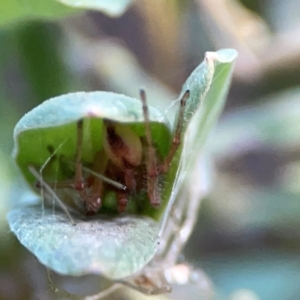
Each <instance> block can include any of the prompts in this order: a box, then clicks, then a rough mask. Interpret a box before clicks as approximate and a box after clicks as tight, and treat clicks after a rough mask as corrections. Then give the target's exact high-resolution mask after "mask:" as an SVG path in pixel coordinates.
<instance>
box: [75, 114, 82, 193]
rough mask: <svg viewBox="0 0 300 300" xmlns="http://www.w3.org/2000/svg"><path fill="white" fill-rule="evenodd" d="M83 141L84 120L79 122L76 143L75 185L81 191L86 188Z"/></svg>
mask: <svg viewBox="0 0 300 300" xmlns="http://www.w3.org/2000/svg"><path fill="white" fill-rule="evenodd" d="M82 143H83V120H79V121H78V122H77V145H76V161H75V182H74V187H75V189H76V190H78V191H81V190H83V189H84V184H83V182H82V161H81V158H82Z"/></svg>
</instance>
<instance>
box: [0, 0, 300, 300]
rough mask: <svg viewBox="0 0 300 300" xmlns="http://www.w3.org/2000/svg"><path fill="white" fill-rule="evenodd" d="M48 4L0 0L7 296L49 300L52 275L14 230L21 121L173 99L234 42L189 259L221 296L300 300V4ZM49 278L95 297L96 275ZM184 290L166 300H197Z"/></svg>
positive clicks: (0, 292)
mask: <svg viewBox="0 0 300 300" xmlns="http://www.w3.org/2000/svg"><path fill="white" fill-rule="evenodd" d="M50 2H51V1H50V0H43V1H41V2H40V4H36V3H37V2H36V1H33V0H22V1H15V0H14V1H11V2H9V3H8V2H6V1H5V0H0V4H1V11H0V129H1V130H0V195H1V201H0V299H9V300H10V299H51V296H50V295H48V294H47V290H48V286H47V278H46V273H45V269H44V268H43V267H42V266H41V265H40V264H39V263H38V262H37V261H36V260H35V259H34V258H33V256H32V255H31V254H29V253H28V252H27V251H26V250H25V249H24V248H23V247H22V246H20V244H19V243H18V241H17V240H16V238H15V237H14V236H13V235H12V234H11V233H10V232H9V228H8V225H7V222H6V213H7V211H8V210H9V209H10V207H12V206H13V205H16V203H17V202H18V199H19V198H20V194H23V193H25V188H24V186H23V183H22V181H21V179H20V174H19V173H18V170H17V169H16V168H15V166H14V165H13V163H12V161H11V160H12V159H11V150H12V146H13V139H12V136H13V128H14V125H15V124H16V122H17V121H18V119H19V118H20V117H21V116H22V115H23V114H25V113H26V112H27V111H29V110H30V109H32V108H33V107H34V106H36V105H37V104H39V103H41V102H42V101H44V100H46V99H48V98H51V97H53V96H57V95H60V94H63V93H67V92H72V91H80V90H85V91H91V90H110V91H113V92H117V93H124V94H126V95H129V96H134V97H137V96H138V92H139V88H140V87H145V88H146V91H147V94H148V97H149V98H152V99H160V98H161V97H165V98H166V99H170V101H171V100H174V99H175V98H176V95H177V93H178V92H179V91H180V89H181V85H182V83H183V82H184V81H185V79H186V77H187V76H188V75H189V73H190V72H191V71H192V70H193V69H194V68H195V66H197V65H198V64H199V63H200V62H201V61H202V59H203V55H204V52H205V51H213V50H217V49H220V48H226V47H232V48H235V49H237V50H238V51H239V59H238V61H237V64H236V69H235V73H234V78H233V83H232V87H231V90H230V93H229V97H228V102H227V105H226V108H225V111H224V113H223V116H222V118H221V120H220V122H219V124H218V126H217V127H216V128H215V130H214V132H213V133H212V134H211V136H210V138H209V141H208V143H207V145H206V148H205V151H204V152H205V154H206V155H205V157H206V160H207V165H208V167H207V170H206V172H207V176H208V177H209V180H211V184H210V186H211V191H210V193H209V195H208V196H207V198H206V199H204V200H203V203H202V206H201V208H200V211H199V219H198V223H197V226H196V228H195V230H194V233H193V235H192V238H191V239H190V241H189V243H188V245H187V247H186V248H185V251H184V253H183V256H182V261H188V262H191V263H192V264H193V265H194V266H195V267H197V268H200V269H201V270H202V271H203V272H205V274H206V275H207V276H208V278H209V279H210V280H211V282H212V283H213V289H214V291H215V295H216V296H215V298H216V299H231V300H248V299H249V300H255V299H273V300H277V299H278V300H282V299H290V300H293V299H295V300H297V299H300V284H299V282H300V232H299V227H300V226H299V225H300V121H299V120H300V86H299V78H300V2H299V1H298V0H289V1H279V0H263V1H258V0H251V1H250V0H243V1H235V0H214V1H212V0H186V1H182V0H151V1H147V0H136V1H135V2H134V3H132V5H131V6H129V7H128V10H127V11H126V12H125V13H124V14H123V15H121V16H120V17H118V18H112V17H111V16H107V15H106V14H105V13H103V12H95V11H84V10H82V9H80V10H77V9H74V8H70V7H67V6H64V5H62V4H59V3H58V2H55V4H54V5H52V4H50ZM53 2H54V1H53ZM43 3H44V4H43ZM33 146H34V145H33ZM195 184H201V183H199V182H195ZM54 280H55V281H56V283H57V284H58V285H60V286H62V287H63V288H64V289H66V290H70V291H72V292H73V293H76V288H77V289H78V287H77V285H78V284H79V283H80V284H81V286H82V288H81V289H80V292H81V293H83V294H84V293H85V291H88V292H87V293H88V294H92V291H93V292H97V290H98V283H97V282H98V281H97V278H94V277H86V278H80V279H76V280H75V282H74V280H71V279H70V278H62V277H60V276H55V277H54ZM77 292H78V291H77ZM180 295H181V294H180V292H179V291H178V293H173V296H172V298H170V299H183V298H184V299H200V296H199V298H198V297H197V296H196V298H195V296H193V297H194V298H193V297H192V296H189V294H188V293H187V291H185V293H184V294H183V295H181V296H180ZM115 297H116V298H114V299H142V298H141V297H142V296H141V295H139V294H138V295H131V294H130V292H128V295H127V294H125V292H124V293H123V294H122V296H115ZM122 297H123V298H122ZM126 297H127V298H126ZM201 297H202V298H201V299H211V298H206V296H201ZM70 299H71V298H70ZM107 299H113V298H107ZM147 299H148V298H147ZM152 299H156V298H152ZM157 299H165V298H159V297H157Z"/></svg>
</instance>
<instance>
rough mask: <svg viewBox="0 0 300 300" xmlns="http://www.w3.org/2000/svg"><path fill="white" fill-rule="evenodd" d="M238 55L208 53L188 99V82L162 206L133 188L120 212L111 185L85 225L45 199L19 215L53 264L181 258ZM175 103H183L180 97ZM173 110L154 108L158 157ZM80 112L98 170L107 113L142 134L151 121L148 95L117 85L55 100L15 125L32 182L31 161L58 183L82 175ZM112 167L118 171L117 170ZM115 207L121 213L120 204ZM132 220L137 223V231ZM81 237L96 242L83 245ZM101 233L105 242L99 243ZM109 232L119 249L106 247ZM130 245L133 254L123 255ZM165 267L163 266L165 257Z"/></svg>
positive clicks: (22, 230)
mask: <svg viewBox="0 0 300 300" xmlns="http://www.w3.org/2000/svg"><path fill="white" fill-rule="evenodd" d="M236 56H237V53H236V51H235V50H230V49H228V50H221V51H218V52H215V53H213V52H209V53H207V54H206V58H205V61H204V62H203V63H202V64H201V65H199V67H198V68H197V69H196V70H195V71H194V72H193V73H192V74H191V76H190V77H189V78H188V80H187V81H186V83H185V84H184V86H183V89H182V93H181V96H180V98H181V97H182V95H183V94H184V93H185V92H186V91H187V90H189V92H190V97H189V98H188V99H187V103H186V107H185V113H184V120H183V124H182V125H183V127H182V137H181V147H180V148H179V149H178V150H177V152H176V155H175V157H174V159H173V160H172V163H171V168H170V170H169V171H168V172H167V174H166V175H165V176H162V180H161V182H160V189H159V192H160V193H161V197H162V200H161V201H162V202H161V206H160V207H159V208H153V207H151V206H150V205H149V199H148V198H147V194H146V195H145V194H144V195H143V196H142V197H139V196H138V195H134V194H132V195H131V196H130V202H131V207H129V210H127V214H125V215H119V216H116V215H115V216H111V215H109V214H108V212H109V213H111V209H112V207H113V206H114V205H115V204H114V203H115V202H116V200H115V198H113V197H111V192H113V191H112V190H109V188H108V192H106V194H105V193H104V194H105V195H104V200H103V207H102V208H101V209H100V215H97V216H95V217H83V216H78V213H76V214H75V213H72V215H73V217H74V219H75V222H76V223H77V225H76V226H72V224H71V223H70V222H69V220H68V218H67V216H66V215H65V214H62V213H60V212H59V213H56V214H55V215H54V214H53V210H51V209H48V208H47V207H46V209H45V212H44V214H43V212H42V208H39V207H27V208H19V209H16V210H15V211H12V212H11V213H10V215H9V223H10V226H11V229H12V231H13V232H14V233H15V234H16V235H17V237H18V238H19V240H20V242H21V243H23V244H24V245H25V246H26V247H27V248H28V249H29V250H30V251H32V252H33V253H34V254H35V255H36V256H37V257H38V259H39V260H40V261H41V262H43V263H44V264H45V265H46V266H48V267H49V268H51V269H53V270H55V271H57V272H60V273H63V274H72V275H75V274H76V275H81V274H86V273H97V274H99V273H102V274H104V275H106V276H107V277H110V278H124V277H127V276H130V275H133V274H134V273H135V272H137V271H141V270H143V268H144V267H145V266H146V265H147V263H148V262H149V264H153V262H155V261H158V260H160V261H161V260H162V259H164V257H166V256H168V255H171V256H172V259H171V260H172V261H174V262H175V261H176V259H177V256H178V254H179V253H178V252H179V251H180V250H181V248H182V246H183V245H184V244H185V242H186V240H187V238H188V236H189V233H190V231H191V230H192V227H193V225H194V222H195V219H196V216H197V210H198V206H199V201H200V197H199V196H200V194H199V193H198V192H195V191H198V190H197V188H196V189H195V186H196V187H198V186H201V184H202V182H199V181H198V180H197V175H195V173H194V171H195V169H196V165H197V162H198V160H199V154H200V152H201V148H202V146H203V144H204V142H205V138H206V136H207V134H208V132H209V130H210V129H211V127H212V126H213V125H214V123H215V122H216V120H217V117H218V116H219V114H220V112H221V109H222V107H223V105H224V101H225V97H226V94H227V91H228V88H229V82H230V78H231V73H232V68H233V63H234V60H235V59H236ZM180 98H179V99H180ZM149 102H150V101H149ZM174 105H178V106H179V101H176V102H174ZM167 116H168V119H167V118H166V117H165V116H164V114H162V113H161V112H160V111H159V110H157V109H156V108H154V107H149V125H150V127H151V133H152V138H153V145H154V147H155V150H156V154H157V159H158V160H159V159H163V158H164V157H166V155H167V153H168V151H169V149H170V147H171V140H172V135H173V133H174V130H175V128H176V124H177V122H178V115H177V117H176V116H175V115H174V114H172V113H171V112H169V113H167ZM78 120H83V124H84V125H83V133H84V134H83V149H82V163H83V165H84V166H87V167H89V168H93V162H94V160H95V155H96V154H97V153H99V151H101V149H102V148H103V136H102V131H103V129H102V128H103V124H104V123H105V122H106V120H110V121H113V122H118V124H120V126H121V127H122V126H130V128H131V130H132V131H133V132H134V134H136V135H137V136H138V137H140V138H141V139H142V140H145V120H144V115H143V110H142V104H141V101H140V100H138V99H134V98H130V97H126V96H123V95H118V94H113V93H107V92H90V93H84V92H79V93H73V94H67V95H63V96H60V97H56V98H53V99H50V100H48V101H46V102H44V103H43V104H41V105H40V106H38V107H37V108H35V109H34V110H32V111H31V112H29V113H28V114H26V115H25V116H24V117H23V118H22V119H21V120H20V121H19V123H18V124H17V125H16V128H15V132H14V139H15V148H14V157H15V159H16V162H17V164H18V165H19V167H20V169H21V171H22V172H23V174H24V175H25V178H26V179H27V181H28V182H29V183H30V184H31V186H33V185H34V184H35V182H36V178H34V176H32V174H31V173H30V172H29V171H28V166H34V167H35V168H36V170H39V169H43V173H41V174H42V175H43V180H45V181H46V182H51V181H52V183H53V189H54V190H55V191H56V192H59V190H60V188H59V184H60V183H61V182H66V181H67V182H70V180H71V183H72V181H74V163H75V156H76V152H77V150H76V149H77V148H76V147H77V144H76V128H77V127H76V124H77V121H78ZM174 120H175V122H174ZM169 121H170V123H171V124H172V125H171V126H170V125H169ZM144 151H145V152H146V150H144ZM72 165H73V167H72ZM108 173H109V172H108ZM112 173H113V175H115V174H114V169H112ZM86 175H87V174H84V176H86ZM199 175H200V174H199ZM143 176H144V175H143ZM143 176H141V177H137V181H138V180H140V181H141V182H137V185H143V180H144V179H143V178H144V177H143ZM192 176H193V178H192ZM199 177H200V176H199ZM147 180H149V178H147ZM76 194H77V196H76ZM50 198H51V197H50ZM67 198H69V199H67ZM76 198H80V197H79V196H78V192H77V191H76V190H74V189H73V191H72V189H70V188H69V189H65V193H64V195H63V196H62V200H63V201H66V202H67V200H68V201H70V200H71V202H72V201H75V199H76ZM111 202H113V204H112V203H111ZM113 211H114V213H116V209H113ZM137 215H140V216H137ZM149 217H150V218H149ZM151 218H152V219H151ZM33 220H34V221H33ZM128 222H129V223H128ZM124 224H125V225H124ZM126 224H131V225H130V226H131V227H130V229H127V227H126V226H127V225H126ZM86 228H93V229H92V230H88V231H87V229H86ZM87 232H88V234H87ZM183 232H184V234H182V233H183ZM134 237H135V238H134ZM80 239H82V240H87V242H84V243H79V242H78V240H80ZM161 239H162V240H163V241H164V242H163V243H160V241H161ZM96 240H99V242H97V243H95V246H93V243H94V241H96ZM105 240H106V241H107V243H108V244H107V245H109V247H108V248H107V249H109V253H112V254H111V255H112V256H111V257H109V255H110V254H108V253H107V251H106V250H107V249H105V247H104V246H103V245H105ZM146 240H147V241H146ZM63 241H67V242H63ZM99 243H100V244H99ZM102 243H104V244H102ZM67 244H69V245H72V246H71V247H72V249H70V248H69V247H68V246H66V245H67ZM142 244H144V246H145V248H143V247H142ZM159 244H160V245H159ZM99 245H100V246H99ZM103 247H104V248H103ZM146 248H147V249H148V250H146ZM122 249H124V253H123V254H124V255H123V254H122V255H120V252H122ZM126 249H130V250H126ZM137 253H141V254H140V255H138V254H137ZM141 256H143V258H142V257H141ZM66 257H69V259H66ZM76 260H80V261H79V262H76ZM119 266H121V267H119ZM159 266H160V268H163V264H158V267H159Z"/></svg>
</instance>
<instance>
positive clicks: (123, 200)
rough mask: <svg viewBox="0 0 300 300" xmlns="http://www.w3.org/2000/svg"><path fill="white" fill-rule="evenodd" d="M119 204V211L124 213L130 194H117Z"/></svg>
mask: <svg viewBox="0 0 300 300" xmlns="http://www.w3.org/2000/svg"><path fill="white" fill-rule="evenodd" d="M117 203H118V211H119V213H122V212H124V211H125V210H126V207H127V203H128V193H126V192H124V191H118V192H117Z"/></svg>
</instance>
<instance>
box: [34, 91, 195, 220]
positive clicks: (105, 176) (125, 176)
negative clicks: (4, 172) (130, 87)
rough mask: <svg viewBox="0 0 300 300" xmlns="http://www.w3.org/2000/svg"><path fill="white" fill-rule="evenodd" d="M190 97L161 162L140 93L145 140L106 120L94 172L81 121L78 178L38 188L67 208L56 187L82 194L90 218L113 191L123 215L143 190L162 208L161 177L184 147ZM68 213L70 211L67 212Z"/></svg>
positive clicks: (77, 162) (154, 204)
mask: <svg viewBox="0 0 300 300" xmlns="http://www.w3.org/2000/svg"><path fill="white" fill-rule="evenodd" d="M189 94H190V93H189V91H188V90H187V91H186V92H185V93H184V95H183V96H182V98H181V100H180V108H179V115H178V121H177V124H176V127H175V131H174V134H173V138H172V143H171V145H170V148H169V151H168V153H167V156H166V157H165V158H163V159H161V158H160V157H159V156H158V155H157V151H156V149H155V147H154V145H153V141H152V136H151V130H150V121H149V108H148V105H147V100H146V94H145V91H144V90H140V98H141V102H142V110H143V116H144V125H145V136H144V137H140V136H138V135H137V134H136V133H135V132H134V131H133V130H132V129H131V128H130V126H129V125H126V124H122V123H118V122H116V121H112V120H108V119H104V120H103V149H101V150H100V151H98V153H97V154H96V156H95V158H94V161H93V166H92V168H91V169H90V168H87V167H85V166H84V165H83V163H82V147H83V124H84V120H83V119H81V120H79V121H77V125H76V126H77V141H76V155H75V175H74V179H72V180H68V181H64V182H57V183H55V185H54V184H51V183H50V184H48V183H46V182H43V181H42V180H39V181H38V183H37V187H38V188H42V187H45V188H46V190H47V191H48V192H49V193H50V194H51V195H52V196H53V197H55V199H56V200H57V201H59V203H60V205H61V206H64V205H63V203H62V202H61V201H60V200H59V199H58V197H57V195H55V193H54V192H53V190H52V191H51V190H50V189H53V187H55V188H57V189H64V188H68V189H70V188H71V189H72V190H75V191H76V192H77V193H78V194H79V198H80V199H81V202H82V204H83V206H84V209H85V214H86V215H93V214H96V213H97V212H98V211H99V210H100V208H101V206H102V198H103V195H104V192H106V191H110V190H111V191H114V192H115V193H116V200H117V210H118V211H119V213H122V212H124V211H126V208H127V204H128V201H129V197H130V196H131V195H135V194H138V193H139V192H140V191H141V190H143V189H145V190H146V194H147V198H148V199H149V202H150V205H151V206H152V207H155V208H156V207H159V206H160V204H161V197H160V185H159V182H160V180H159V179H160V176H161V175H163V174H165V173H167V172H168V170H169V168H170V165H171V162H172V159H173V157H174V156H175V154H176V151H177V149H178V147H179V145H180V142H181V131H182V126H183V122H184V110H185V106H186V101H187V99H188V97H189ZM52 152H53V151H52ZM55 158H56V156H55V155H54V154H53V155H52V159H55ZM29 168H30V167H29ZM30 172H31V173H32V174H33V175H34V176H35V177H36V178H39V177H41V176H39V175H38V172H37V171H36V170H35V169H34V168H30ZM86 173H88V174H89V175H88V176H86V178H85V176H84V174H86ZM64 210H65V211H66V209H64ZM68 215H69V214H68ZM70 219H71V217H70Z"/></svg>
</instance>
